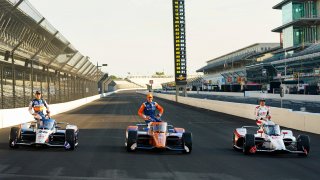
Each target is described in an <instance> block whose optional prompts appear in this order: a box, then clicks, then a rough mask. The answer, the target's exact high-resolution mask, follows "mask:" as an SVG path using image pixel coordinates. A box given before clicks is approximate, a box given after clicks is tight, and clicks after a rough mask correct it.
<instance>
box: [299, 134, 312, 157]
mask: <svg viewBox="0 0 320 180" xmlns="http://www.w3.org/2000/svg"><path fill="white" fill-rule="evenodd" d="M297 151H303V152H305V153H303V154H299V155H301V156H308V154H309V152H310V138H309V136H307V135H299V136H298V138H297Z"/></svg>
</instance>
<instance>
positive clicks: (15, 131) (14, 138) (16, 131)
mask: <svg viewBox="0 0 320 180" xmlns="http://www.w3.org/2000/svg"><path fill="white" fill-rule="evenodd" d="M20 136H21V129H20V128H18V127H12V128H11V131H10V136H9V147H10V148H13V149H15V148H18V147H19V145H17V144H16V143H17V142H18V140H19V139H20Z"/></svg>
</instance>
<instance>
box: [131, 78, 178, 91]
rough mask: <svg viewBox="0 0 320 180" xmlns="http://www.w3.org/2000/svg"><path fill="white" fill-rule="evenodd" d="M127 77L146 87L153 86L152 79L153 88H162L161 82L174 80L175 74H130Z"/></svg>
mask: <svg viewBox="0 0 320 180" xmlns="http://www.w3.org/2000/svg"><path fill="white" fill-rule="evenodd" d="M126 79H128V81H130V82H132V83H135V84H137V85H139V86H140V87H144V88H147V87H148V86H151V84H150V80H152V82H153V84H152V89H162V85H161V84H163V83H166V82H170V81H174V76H161V75H159V76H128V77H127V78H126Z"/></svg>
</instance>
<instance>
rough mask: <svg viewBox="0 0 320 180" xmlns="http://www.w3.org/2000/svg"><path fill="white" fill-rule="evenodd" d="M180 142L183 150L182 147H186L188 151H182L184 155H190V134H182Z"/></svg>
mask: <svg viewBox="0 0 320 180" xmlns="http://www.w3.org/2000/svg"><path fill="white" fill-rule="evenodd" d="M182 142H183V148H184V146H187V148H188V149H189V151H187V150H184V151H183V152H184V153H186V154H190V153H191V151H192V133H189V132H185V133H183V134H182Z"/></svg>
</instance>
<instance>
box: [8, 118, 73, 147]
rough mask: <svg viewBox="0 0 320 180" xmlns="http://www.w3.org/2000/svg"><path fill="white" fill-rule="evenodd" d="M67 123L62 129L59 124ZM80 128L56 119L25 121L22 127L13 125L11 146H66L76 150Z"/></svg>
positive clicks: (10, 136)
mask: <svg viewBox="0 0 320 180" xmlns="http://www.w3.org/2000/svg"><path fill="white" fill-rule="evenodd" d="M63 124H64V125H65V129H62V128H61V127H60V126H58V125H63ZM78 134H79V129H78V127H77V126H76V125H70V124H68V123H63V122H56V121H55V120H54V119H43V120H40V121H39V122H37V121H32V122H28V123H23V124H21V125H20V127H12V128H11V132H10V134H9V147H10V148H18V147H19V146H20V145H24V146H48V147H64V148H65V149H66V150H74V149H75V147H76V146H78Z"/></svg>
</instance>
